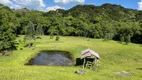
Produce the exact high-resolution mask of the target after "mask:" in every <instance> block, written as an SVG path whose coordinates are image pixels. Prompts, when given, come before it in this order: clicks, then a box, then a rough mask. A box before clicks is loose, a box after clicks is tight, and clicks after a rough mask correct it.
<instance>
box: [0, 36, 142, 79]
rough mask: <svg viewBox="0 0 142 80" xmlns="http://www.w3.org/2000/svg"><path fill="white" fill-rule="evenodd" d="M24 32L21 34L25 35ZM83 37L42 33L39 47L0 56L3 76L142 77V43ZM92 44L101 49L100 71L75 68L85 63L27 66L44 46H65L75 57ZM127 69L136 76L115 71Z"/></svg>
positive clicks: (25, 77)
mask: <svg viewBox="0 0 142 80" xmlns="http://www.w3.org/2000/svg"><path fill="white" fill-rule="evenodd" d="M22 38H23V36H21V37H19V38H17V39H22ZM88 39H89V38H83V37H60V40H59V41H55V39H50V38H49V36H42V39H38V40H36V41H34V44H35V45H34V46H35V49H34V50H33V48H24V49H23V50H16V51H13V53H12V54H11V55H10V56H0V80H141V79H142V70H138V69H137V68H142V47H141V46H140V45H138V44H128V45H124V44H120V43H118V42H116V41H107V42H106V41H103V40H102V39H89V40H88ZM87 48H90V49H92V50H94V51H96V52H98V53H99V55H100V57H101V58H100V59H99V71H98V72H97V71H93V70H90V69H85V70H86V74H85V75H78V74H75V73H74V72H75V71H76V70H80V69H82V67H81V66H78V67H75V66H72V67H62V66H25V65H24V64H25V63H27V62H28V60H30V59H31V58H32V57H34V56H36V54H38V52H40V51H42V50H64V51H68V52H70V53H71V54H72V56H73V59H74V64H75V59H76V58H79V57H80V56H81V51H82V50H84V49H87ZM119 71H126V72H130V73H131V74H132V76H129V77H128V76H121V75H116V74H113V72H119Z"/></svg>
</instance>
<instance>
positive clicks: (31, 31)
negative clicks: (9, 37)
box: [25, 21, 35, 40]
mask: <svg viewBox="0 0 142 80" xmlns="http://www.w3.org/2000/svg"><path fill="white" fill-rule="evenodd" d="M30 39H35V27H34V24H33V23H32V22H31V21H30V22H29V23H28V25H27V26H26V28H25V40H30Z"/></svg>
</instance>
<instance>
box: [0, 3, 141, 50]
mask: <svg viewBox="0 0 142 80" xmlns="http://www.w3.org/2000/svg"><path fill="white" fill-rule="evenodd" d="M23 34H25V38H27V39H29V38H35V36H34V35H37V36H40V35H43V34H44V35H51V36H53V35H57V36H59V35H61V36H84V37H90V38H97V39H100V38H102V39H104V40H112V39H113V40H118V41H121V42H126V43H129V42H134V43H142V11H138V10H133V9H127V8H124V7H122V6H121V5H115V4H108V3H106V4H103V5H101V6H95V5H77V6H74V7H73V8H71V9H69V10H63V9H58V10H56V11H49V12H41V11H36V10H28V9H26V8H23V9H19V10H14V9H10V8H9V7H7V6H4V5H2V4H0V45H2V46H0V51H2V50H5V49H10V48H11V47H13V44H14V40H15V38H16V36H18V35H23Z"/></svg>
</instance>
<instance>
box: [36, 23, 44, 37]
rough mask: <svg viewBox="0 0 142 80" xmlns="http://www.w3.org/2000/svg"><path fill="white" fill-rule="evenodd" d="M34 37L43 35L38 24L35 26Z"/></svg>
mask: <svg viewBox="0 0 142 80" xmlns="http://www.w3.org/2000/svg"><path fill="white" fill-rule="evenodd" d="M35 34H36V36H41V35H43V34H44V33H43V28H42V25H41V24H40V23H39V24H38V25H37V27H36V33H35Z"/></svg>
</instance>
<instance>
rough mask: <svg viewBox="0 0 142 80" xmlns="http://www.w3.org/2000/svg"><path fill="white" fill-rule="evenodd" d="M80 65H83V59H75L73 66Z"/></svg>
mask: <svg viewBox="0 0 142 80" xmlns="http://www.w3.org/2000/svg"><path fill="white" fill-rule="evenodd" d="M81 65H83V59H81V58H76V64H75V66H81Z"/></svg>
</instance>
